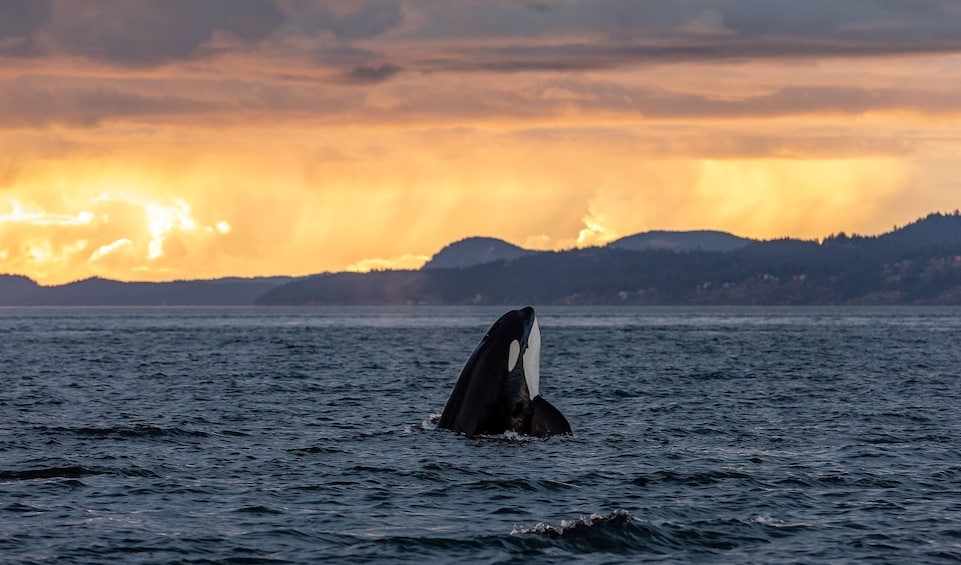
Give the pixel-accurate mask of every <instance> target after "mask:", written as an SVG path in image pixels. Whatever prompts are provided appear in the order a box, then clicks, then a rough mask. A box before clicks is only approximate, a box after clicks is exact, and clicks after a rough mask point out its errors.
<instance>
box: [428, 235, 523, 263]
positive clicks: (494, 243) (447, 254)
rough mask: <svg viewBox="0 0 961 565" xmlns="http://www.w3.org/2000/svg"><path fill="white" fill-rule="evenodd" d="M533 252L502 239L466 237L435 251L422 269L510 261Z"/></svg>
mask: <svg viewBox="0 0 961 565" xmlns="http://www.w3.org/2000/svg"><path fill="white" fill-rule="evenodd" d="M530 253H533V252H532V251H528V250H527V249H524V248H522V247H518V246H516V245H514V244H512V243H508V242H506V241H504V240H502V239H497V238H493V237H468V238H467V239H462V240H460V241H457V242H454V243H451V244H450V245H447V246H445V247H444V248H443V249H441V250H440V251H438V252H437V254H435V255H434V256H433V257H431V259H430V261H428V262H427V263H426V264H425V265H424V266H423V267H421V268H422V269H426V270H431V269H462V268H464V267H472V266H474V265H482V264H484V263H492V262H494V261H512V260H514V259H517V258H519V257H523V256H524V255H528V254H530Z"/></svg>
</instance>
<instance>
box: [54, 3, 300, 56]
mask: <svg viewBox="0 0 961 565" xmlns="http://www.w3.org/2000/svg"><path fill="white" fill-rule="evenodd" d="M281 23H283V12H282V11H281V10H280V8H279V7H278V6H277V4H276V3H275V2H274V1H273V0H163V1H162V2H156V1H153V0H96V1H93V2H86V1H85V2H73V1H69V0H60V2H59V3H58V5H57V13H56V18H55V21H54V23H53V25H52V28H51V30H50V33H51V35H52V42H53V43H54V44H55V45H56V46H57V47H58V48H59V49H60V50H62V51H66V52H69V53H72V54H78V55H83V56H86V57H89V58H91V59H97V60H105V61H109V62H113V63H118V64H122V65H131V66H141V65H157V64H162V63H166V62H169V61H175V60H182V59H188V58H191V57H194V56H196V55H197V54H198V53H199V52H200V51H201V50H202V48H203V47H204V46H205V44H207V43H208V42H209V41H210V40H211V39H212V38H213V37H214V34H215V33H216V32H223V33H226V34H229V35H231V36H233V37H234V38H235V39H237V40H240V41H241V42H243V43H248V44H252V43H256V42H258V41H260V40H262V39H264V38H266V37H267V36H268V35H270V34H271V33H272V32H273V31H274V30H275V29H277V27H278V26H279V25H280V24H281Z"/></svg>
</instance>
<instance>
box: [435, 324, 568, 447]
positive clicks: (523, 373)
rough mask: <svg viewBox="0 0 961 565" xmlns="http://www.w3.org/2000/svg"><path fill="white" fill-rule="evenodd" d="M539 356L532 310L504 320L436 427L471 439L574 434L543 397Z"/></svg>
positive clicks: (469, 366)
mask: <svg viewBox="0 0 961 565" xmlns="http://www.w3.org/2000/svg"><path fill="white" fill-rule="evenodd" d="M540 355H541V332H540V328H539V327H538V325H537V316H536V315H535V314H534V309H533V308H531V307H527V308H522V309H520V310H511V311H510V312H508V313H506V314H504V315H503V316H501V317H500V319H498V320H497V321H496V322H494V325H492V326H491V327H490V329H489V330H487V333H486V334H485V335H484V338H483V339H482V340H481V342H480V343H479V344H477V347H475V348H474V352H473V353H471V355H470V357H469V358H468V359H467V362H466V363H465V364H464V368H463V369H462V370H461V373H460V376H459V377H458V378H457V383H456V384H455V385H454V390H453V391H451V394H450V398H448V399H447V405H446V406H444V412H443V413H442V414H441V417H440V421H439V422H438V423H437V427H438V428H443V429H447V430H452V431H455V432H460V433H462V434H465V435H468V436H476V435H482V434H501V433H504V432H508V431H513V432H517V433H519V434H524V435H532V436H549V435H557V434H570V433H572V432H571V426H570V424H569V423H568V422H567V418H565V417H564V415H563V414H561V412H560V410H558V409H557V408H555V407H554V406H553V405H551V403H550V402H548V401H546V400H544V398H543V397H541V396H540V390H539V389H540Z"/></svg>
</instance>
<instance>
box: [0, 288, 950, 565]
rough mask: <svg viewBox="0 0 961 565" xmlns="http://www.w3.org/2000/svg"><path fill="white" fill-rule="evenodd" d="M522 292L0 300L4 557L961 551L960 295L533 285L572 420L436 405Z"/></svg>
mask: <svg viewBox="0 0 961 565" xmlns="http://www.w3.org/2000/svg"><path fill="white" fill-rule="evenodd" d="M503 311H504V310H503V309H490V308H396V309H363V308H354V309H303V310H301V309H280V308H278V309H273V308H238V309H225V308H219V309H176V308H169V309H0V376H2V379H0V562H3V563H104V562H115V563H305V562H322V561H329V562H338V563H367V562H391V563H394V562H397V563H399V562H451V563H454V562H456V563H463V562H477V563H519V562H525V563H528V562H530V563H539V562H540V563H571V562H584V563H622V562H632V563H685V562H691V563H694V562H696V563H826V562H831V563H846V562H851V563H854V562H857V563H861V562H866V561H871V562H878V563H922V562H924V563H936V562H958V561H961V377H959V372H961V310H959V309H943V308H941V309H935V308H923V309H922V308H879V309H876V308H824V309H821V308H796V309H792V308H754V309H749V308H709V309H703V308H700V309H685V308H638V309H614V308H600V309H596V308H587V307H579V308H566V309H565V308H540V309H538V314H539V321H540V326H541V332H542V337H543V352H542V360H541V361H542V366H541V391H542V394H543V395H544V396H545V398H547V399H548V400H550V401H551V402H552V403H553V404H554V405H555V406H557V407H558V408H560V409H561V410H562V411H563V412H564V413H565V415H566V416H567V418H568V419H569V420H570V422H571V425H572V427H573V429H574V433H575V435H574V436H573V437H553V438H548V439H532V438H527V437H519V436H515V435H510V434H508V435H504V436H498V437H489V438H476V439H469V438H466V437H463V436H460V435H457V434H454V433H450V432H447V431H442V430H437V429H435V426H434V422H435V420H436V418H437V415H438V414H439V413H440V411H441V410H442V408H443V405H444V402H445V400H446V398H447V395H448V393H449V391H450V389H451V387H452V386H453V383H454V380H455V379H456V378H457V375H458V373H459V370H460V368H461V365H462V363H463V362H464V360H465V359H466V358H467V356H468V355H469V353H470V351H471V350H472V348H473V347H474V345H475V344H476V342H477V341H478V340H479V339H480V338H481V337H482V336H483V334H484V332H485V330H486V329H487V327H488V326H489V325H490V324H491V323H492V322H493V321H494V320H495V319H496V318H497V317H498V316H499V315H500V314H501V313H503Z"/></svg>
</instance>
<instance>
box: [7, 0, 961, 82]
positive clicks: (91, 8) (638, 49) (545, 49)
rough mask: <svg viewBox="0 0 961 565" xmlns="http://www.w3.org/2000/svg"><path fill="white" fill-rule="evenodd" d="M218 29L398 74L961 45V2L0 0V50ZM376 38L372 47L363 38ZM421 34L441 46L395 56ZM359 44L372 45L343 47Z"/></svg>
mask: <svg viewBox="0 0 961 565" xmlns="http://www.w3.org/2000/svg"><path fill="white" fill-rule="evenodd" d="M218 34H226V35H228V36H232V37H233V38H235V39H236V40H239V42H240V45H239V47H240V48H242V49H247V48H249V47H251V46H253V45H255V44H258V43H260V42H264V41H272V44H271V45H272V48H273V51H272V54H273V55H274V56H276V55H278V54H279V55H281V56H283V54H284V52H285V51H284V49H291V46H293V45H301V46H302V45H303V42H298V39H306V40H317V38H326V41H325V42H324V43H323V47H322V48H319V49H318V50H317V51H315V52H316V53H319V54H320V55H319V56H320V57H321V58H322V59H323V60H322V63H324V64H327V65H333V66H339V67H341V68H345V69H348V70H347V71H346V73H347V76H348V79H350V78H351V74H352V73H354V72H355V71H356V73H357V76H355V77H353V78H355V79H357V80H361V81H362V80H365V79H366V80H368V81H370V80H383V78H389V76H390V75H391V74H392V73H390V72H383V73H380V74H378V73H373V74H371V73H370V72H369V71H370V70H372V69H377V68H378V67H379V66H380V65H383V62H384V61H391V62H392V63H393V64H396V65H399V66H403V67H404V68H406V69H410V70H428V71H443V70H454V71H485V72H512V71H538V70H546V71H577V70H590V69H603V68H613V67H621V66H628V65H634V64H643V63H645V62H660V61H666V62H670V61H675V60H699V61H700V60H703V61H711V60H724V59H740V58H776V57H814V58H822V57H832V56H884V55H890V54H913V53H941V52H961V2H958V1H957V0H804V1H797V2H788V1H779V0H671V1H665V0H563V1H560V0H534V1H524V0H458V1H457V2H451V1H447V0H407V1H402V0H351V1H349V2H347V1H344V0H162V1H158V0H83V1H78V0H0V56H2V55H7V56H11V55H21V56H24V55H30V54H33V55H38V54H40V53H41V50H40V49H39V47H38V46H39V45H42V46H43V47H44V48H45V49H46V52H47V53H49V54H58V53H69V54H72V55H81V56H85V57H88V58H91V59H95V60H100V61H107V62H112V63H115V64H119V65H128V66H145V65H157V64H163V63H168V62H176V61H181V60H187V59H194V58H197V57H202V56H208V55H212V54H215V53H216V52H217V51H215V48H214V47H213V46H212V43H211V40H212V39H214V38H215V37H216V36H217V35H218ZM370 39H377V44H376V46H371V45H367V44H365V43H364V41H365V40H370ZM418 44H421V45H425V46H428V45H429V46H431V47H432V48H434V53H433V54H430V55H428V54H425V53H424V50H421V51H419V53H420V55H417V56H413V55H409V54H408V55H405V56H399V55H398V54H397V53H396V51H397V47H398V46H401V45H403V46H407V47H409V46H411V45H418ZM218 45H219V46H220V47H219V48H223V49H226V48H227V47H225V45H230V44H229V43H227V44H224V43H223V42H221V43H219V44H218ZM237 47H238V45H237V44H236V43H234V44H232V46H231V47H230V48H237ZM351 50H354V52H356V53H360V52H362V51H376V52H370V53H369V54H368V55H367V56H365V57H358V58H354V59H351V60H346V61H345V60H342V59H339V58H338V57H339V55H340V54H342V53H344V52H347V51H351ZM293 52H294V51H290V53H293ZM298 53H301V54H302V51H299V52H298ZM405 53H407V52H406V51H405ZM383 70H384V71H386V70H387V68H386V67H385V68H384V69H383Z"/></svg>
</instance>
